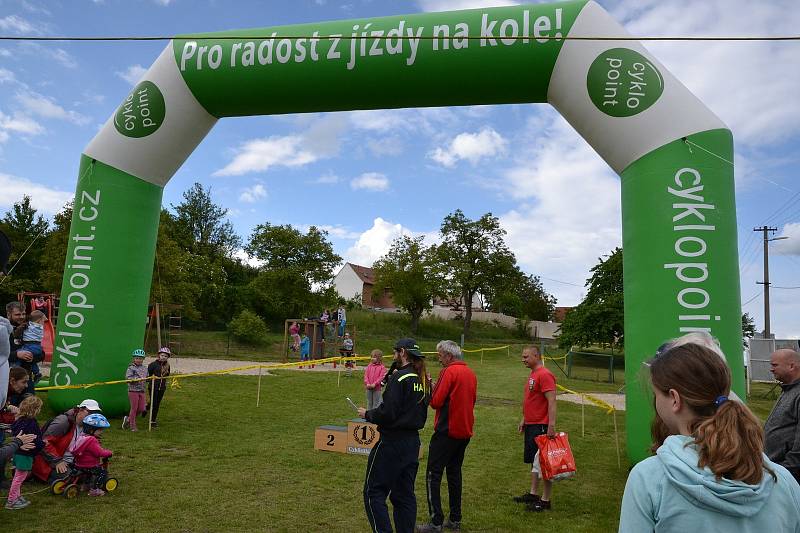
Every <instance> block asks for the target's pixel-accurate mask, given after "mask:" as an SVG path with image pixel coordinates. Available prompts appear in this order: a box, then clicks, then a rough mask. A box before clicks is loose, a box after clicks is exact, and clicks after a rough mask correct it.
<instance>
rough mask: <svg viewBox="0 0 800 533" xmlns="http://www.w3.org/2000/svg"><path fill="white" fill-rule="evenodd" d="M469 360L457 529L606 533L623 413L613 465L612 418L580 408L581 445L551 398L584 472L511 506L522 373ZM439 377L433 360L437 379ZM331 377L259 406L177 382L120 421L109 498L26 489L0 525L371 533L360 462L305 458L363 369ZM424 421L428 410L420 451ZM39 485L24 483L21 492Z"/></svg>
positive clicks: (109, 436)
mask: <svg viewBox="0 0 800 533" xmlns="http://www.w3.org/2000/svg"><path fill="white" fill-rule="evenodd" d="M468 361H469V364H470V365H471V366H472V367H473V368H474V369H475V370H476V373H477V374H478V379H479V390H478V393H479V398H478V405H477V406H476V427H475V437H474V439H473V440H472V442H471V443H470V445H469V448H468V449H467V454H466V460H465V463H464V523H463V527H464V531H530V530H531V529H539V528H542V529H555V528H558V529H559V530H561V531H570V532H572V531H576V532H577V531H611V530H614V529H615V528H616V525H617V518H618V512H619V503H620V498H621V495H622V490H623V487H624V483H625V476H626V473H627V466H628V465H627V462H626V460H625V458H624V416H622V414H621V413H620V414H618V415H617V422H618V424H619V430H620V446H621V447H622V454H623V459H622V467H621V468H619V467H617V459H616V452H615V446H614V429H613V419H612V417H611V416H608V415H606V414H604V413H603V412H602V411H601V410H599V409H596V408H592V407H587V408H586V436H585V437H583V438H581V436H580V427H581V422H580V414H581V408H580V406H579V405H573V404H569V403H566V402H559V414H558V429H560V430H563V431H567V432H568V433H570V435H571V443H572V446H573V451H574V453H575V456H576V461H577V463H578V469H579V473H578V476H577V478H575V479H574V480H570V481H565V482H562V483H560V484H558V485H557V486H556V487H555V494H554V498H553V504H554V509H553V511H552V512H549V513H544V514H532V513H528V512H526V511H524V510H523V508H522V507H521V506H520V505H519V504H515V503H514V502H512V501H511V497H512V496H513V495H517V494H521V493H522V492H524V491H525V490H526V489H527V487H528V484H529V472H528V470H527V468H526V467H525V465H524V464H523V463H522V459H521V456H522V450H521V438H520V437H519V436H518V434H517V432H516V426H517V422H518V421H519V418H520V405H519V402H520V398H521V393H522V388H523V385H524V383H525V379H526V376H527V370H526V369H525V368H524V367H523V366H522V364H521V363H520V362H519V358H518V357H517V356H516V355H515V356H513V357H509V356H508V355H507V354H506V352H505V351H502V352H494V353H493V354H489V352H487V354H486V355H484V362H483V364H481V363H480V359H479V355H477V354H472V355H471V356H470V357H468ZM438 370H439V368H438V364H434V365H432V368H431V371H432V373H433V374H434V375H436V374H437V373H438ZM336 378H337V376H336V374H335V373H310V372H293V371H277V372H275V375H274V376H270V377H268V378H265V379H264V380H263V382H262V392H261V406H260V407H258V408H256V406H255V399H256V386H257V381H256V378H255V377H242V376H225V377H211V378H194V379H188V380H184V381H182V382H181V388H180V389H179V390H169V391H168V392H167V396H166V398H165V401H164V404H163V407H162V413H161V415H160V420H159V421H160V423H161V427H159V428H158V429H157V430H156V431H154V432H152V433H149V434H148V433H146V432H139V433H130V432H123V431H121V430H120V429H118V427H119V420H114V421H113V427H112V428H111V429H110V430H109V431H108V432H107V433H106V435H104V439H103V441H104V445H105V446H107V447H109V448H111V449H112V450H114V452H115V455H114V458H113V460H112V464H111V467H110V470H111V472H112V474H113V475H114V476H116V477H117V478H118V479H119V480H120V486H119V488H118V489H117V491H115V492H114V493H113V494H111V495H108V496H105V497H103V498H98V499H92V498H89V497H88V496H86V495H83V494H82V495H81V496H80V497H79V498H78V499H77V500H72V501H68V500H66V499H65V498H63V497H56V496H52V495H50V494H49V493H48V492H47V491H44V492H41V493H38V494H33V495H32V496H30V499H31V500H32V502H33V503H32V505H31V506H30V507H28V508H27V509H24V510H21V511H14V512H11V511H5V510H3V514H2V516H3V523H4V524H8V526H9V531H11V530H20V531H23V530H24V531H53V530H54V529H56V528H58V527H59V524H60V525H61V527H64V528H66V529H67V530H70V531H72V530H75V531H78V530H80V531H123V530H124V531H287V532H291V531H312V532H313V531H328V532H338V531H341V532H359V531H369V527H368V524H367V522H366V518H365V515H364V509H363V503H362V496H361V490H362V483H363V479H364V469H365V464H366V458H365V457H362V456H352V455H341V454H333V453H327V452H318V451H315V450H314V449H313V441H314V429H315V428H316V427H317V426H320V425H324V424H344V423H345V422H346V420H347V418H348V417H349V416H351V411H350V410H349V408H348V407H347V405H346V403H345V402H344V397H345V396H348V395H349V396H351V397H352V398H354V399H359V398H362V395H363V387H362V385H361V378H360V375H359V374H356V375H355V377H353V378H351V379H347V378H342V380H341V387H340V388H337V386H336ZM560 381H561V382H564V380H560ZM581 385H583V387H582V388H581ZM585 385H586V383H585V382H583V383H581V382H577V381H575V382H571V383H569V386H571V387H572V388H579V390H588V389H587V387H586V386H585ZM596 385H603V386H605V389H606V390H608V387H607V386H606V385H607V384H596ZM600 388H603V387H600ZM592 390H598V388H597V387H593V388H592ZM42 418H44V417H42ZM432 424H433V412H432V411H431V412H430V416H429V420H428V425H427V426H426V428H425V430H424V431H423V432H422V440H423V443H424V446H425V447H427V442H428V441H429V439H430V436H431V429H430V428H431V426H432ZM424 468H425V459H424V458H423V460H422V461H421V464H420V470H421V471H420V474H419V475H418V476H417V501H418V518H419V520H420V521H423V520H425V519H426V518H427V510H426V506H425V488H424V483H423V480H424ZM43 488H45V487H44V486H43V485H39V484H35V483H28V484H26V486H25V490H24V492H32V491H36V490H41V489H43ZM443 489H444V487H443ZM443 498H444V499H445V501H446V499H447V495H446V490H443Z"/></svg>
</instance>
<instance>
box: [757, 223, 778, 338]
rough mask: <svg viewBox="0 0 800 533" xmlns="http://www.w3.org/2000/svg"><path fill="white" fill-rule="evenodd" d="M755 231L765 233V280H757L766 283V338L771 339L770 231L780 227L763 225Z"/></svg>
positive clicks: (761, 283) (760, 283)
mask: <svg viewBox="0 0 800 533" xmlns="http://www.w3.org/2000/svg"><path fill="white" fill-rule="evenodd" d="M753 231H760V232H762V233H763V234H764V281H763V282H762V281H757V282H756V283H758V284H759V285H764V338H765V339H770V338H771V335H770V332H769V241H770V240H772V239H770V238H769V232H773V233H774V232H776V231H778V228H770V227H769V226H761V227H760V228H753Z"/></svg>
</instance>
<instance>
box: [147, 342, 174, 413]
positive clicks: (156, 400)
mask: <svg viewBox="0 0 800 533" xmlns="http://www.w3.org/2000/svg"><path fill="white" fill-rule="evenodd" d="M170 355H172V351H171V350H170V349H169V348H167V347H166V346H164V347H163V348H161V349H160V350H158V356H157V357H156V360H155V361H153V362H152V363H150V364H149V365H147V375H148V377H149V376H156V377H158V378H161V379H154V380H152V381H151V382H150V389H152V388H153V385H155V387H156V390H155V391H153V390H150V394H148V395H147V398H148V399H150V398H152V399H153V426H158V422H156V418H158V408H159V407H160V406H161V400H162V399H163V398H164V393H165V392H166V391H167V380H166V379H164V378H166V377H167V376H169V372H170V368H169V357H170Z"/></svg>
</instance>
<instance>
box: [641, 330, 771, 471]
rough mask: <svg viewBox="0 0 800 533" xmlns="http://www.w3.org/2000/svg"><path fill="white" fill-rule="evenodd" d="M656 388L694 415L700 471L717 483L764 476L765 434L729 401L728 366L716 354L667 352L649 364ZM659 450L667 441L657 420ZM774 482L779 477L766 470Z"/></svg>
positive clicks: (688, 349)
mask: <svg viewBox="0 0 800 533" xmlns="http://www.w3.org/2000/svg"><path fill="white" fill-rule="evenodd" d="M650 378H651V381H652V383H653V387H654V388H656V389H658V390H659V391H661V392H662V393H664V394H668V393H669V390H670V389H674V390H675V391H677V392H678V394H679V395H680V397H681V399H682V400H683V401H684V402H685V403H686V405H687V406H688V407H689V409H690V410H691V411H692V412H693V413H694V414H695V415H696V418H695V419H694V420H693V421H692V423H691V425H690V427H689V430H690V431H691V433H692V436H693V437H694V443H695V444H696V445H697V450H698V455H699V457H700V459H699V461H698V466H699V467H700V468H704V467H706V466H707V467H708V468H709V469H710V470H711V471H712V472H713V473H714V475H715V476H716V478H717V480H719V479H720V478H722V477H724V478H727V479H731V480H739V481H743V482H745V483H748V484H751V485H755V484H757V483H759V482H761V479H762V477H763V476H764V470H765V468H766V467H765V466H764V461H763V451H764V431H763V430H762V429H761V424H760V423H759V421H758V419H757V418H756V417H755V415H753V413H752V412H750V409H748V408H747V407H746V406H745V405H743V404H741V403H739V402H737V401H732V400H727V401H724V402H723V403H721V404H720V405H719V406H717V404H716V403H715V400H716V399H717V398H719V397H720V396H725V397H727V396H728V395H729V394H730V390H731V372H730V369H729V368H728V365H726V364H725V362H724V361H723V360H722V359H721V358H720V357H719V355H717V354H716V353H714V352H713V351H711V350H709V349H708V348H705V347H703V346H700V345H697V344H684V345H681V346H676V347H674V348H671V349H669V350H667V351H666V352H665V353H663V354H661V355H660V356H658V357H656V358H655V359H653V360H652V361H651V362H650ZM652 431H653V439H654V440H655V442H656V444H659V443H661V442H663V440H664V439H665V438H666V436H667V434H668V433H667V431H666V425H665V424H664V422H663V420H661V418H660V417H659V416H658V414H656V420H654V422H653V425H652ZM766 470H767V471H768V472H769V473H770V474H772V477H773V478H775V473H774V472H772V471H771V470H769V469H768V468H766Z"/></svg>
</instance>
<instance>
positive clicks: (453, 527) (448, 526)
mask: <svg viewBox="0 0 800 533" xmlns="http://www.w3.org/2000/svg"><path fill="white" fill-rule="evenodd" d="M442 529H445V530H447V531H461V522H453V521H452V520H450V519H449V518H448V519H447V520H445V521H444V524H442Z"/></svg>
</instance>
